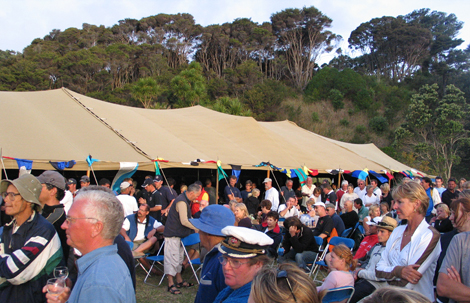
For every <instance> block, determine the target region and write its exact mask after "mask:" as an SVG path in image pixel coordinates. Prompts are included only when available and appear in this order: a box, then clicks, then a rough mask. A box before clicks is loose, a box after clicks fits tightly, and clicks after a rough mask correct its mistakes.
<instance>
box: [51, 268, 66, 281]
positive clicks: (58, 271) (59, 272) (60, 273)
mask: <svg viewBox="0 0 470 303" xmlns="http://www.w3.org/2000/svg"><path fill="white" fill-rule="evenodd" d="M68 276H69V269H68V268H67V267H66V266H58V267H56V268H54V277H56V278H58V279H63V280H64V281H65V280H66V279H67V277H68Z"/></svg>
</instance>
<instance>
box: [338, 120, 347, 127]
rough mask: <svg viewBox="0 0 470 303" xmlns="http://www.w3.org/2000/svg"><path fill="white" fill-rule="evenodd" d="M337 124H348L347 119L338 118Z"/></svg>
mask: <svg viewBox="0 0 470 303" xmlns="http://www.w3.org/2000/svg"><path fill="white" fill-rule="evenodd" d="M339 124H340V125H342V126H349V121H348V120H346V119H341V120H339Z"/></svg>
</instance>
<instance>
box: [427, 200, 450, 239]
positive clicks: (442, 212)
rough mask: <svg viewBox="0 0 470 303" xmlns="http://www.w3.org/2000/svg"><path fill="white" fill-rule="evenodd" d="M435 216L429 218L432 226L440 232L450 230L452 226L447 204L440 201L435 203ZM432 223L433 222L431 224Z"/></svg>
mask: <svg viewBox="0 0 470 303" xmlns="http://www.w3.org/2000/svg"><path fill="white" fill-rule="evenodd" d="M436 211H437V216H436V217H433V218H432V219H431V222H430V223H431V225H433V226H434V228H435V229H437V231H438V232H440V233H446V232H449V231H452V229H454V227H453V226H452V222H450V220H449V217H450V210H449V207H448V206H447V204H445V203H440V204H437V205H436ZM433 223H434V224H433Z"/></svg>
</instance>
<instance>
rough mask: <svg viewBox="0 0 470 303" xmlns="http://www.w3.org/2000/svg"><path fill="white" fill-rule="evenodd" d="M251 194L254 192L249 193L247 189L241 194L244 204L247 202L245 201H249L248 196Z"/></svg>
mask: <svg viewBox="0 0 470 303" xmlns="http://www.w3.org/2000/svg"><path fill="white" fill-rule="evenodd" d="M251 193H252V191H249V192H248V191H246V190H245V189H244V190H242V192H241V194H242V200H243V202H245V200H246V199H248V195H249V194H251Z"/></svg>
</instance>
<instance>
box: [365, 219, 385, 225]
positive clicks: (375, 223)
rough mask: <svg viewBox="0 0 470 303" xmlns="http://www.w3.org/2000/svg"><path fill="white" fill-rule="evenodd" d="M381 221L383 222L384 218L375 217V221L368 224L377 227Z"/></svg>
mask: <svg viewBox="0 0 470 303" xmlns="http://www.w3.org/2000/svg"><path fill="white" fill-rule="evenodd" d="M380 221H382V217H375V218H374V219H372V220H369V221H367V222H366V224H367V225H370V226H377V225H378V223H379V222H380Z"/></svg>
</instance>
